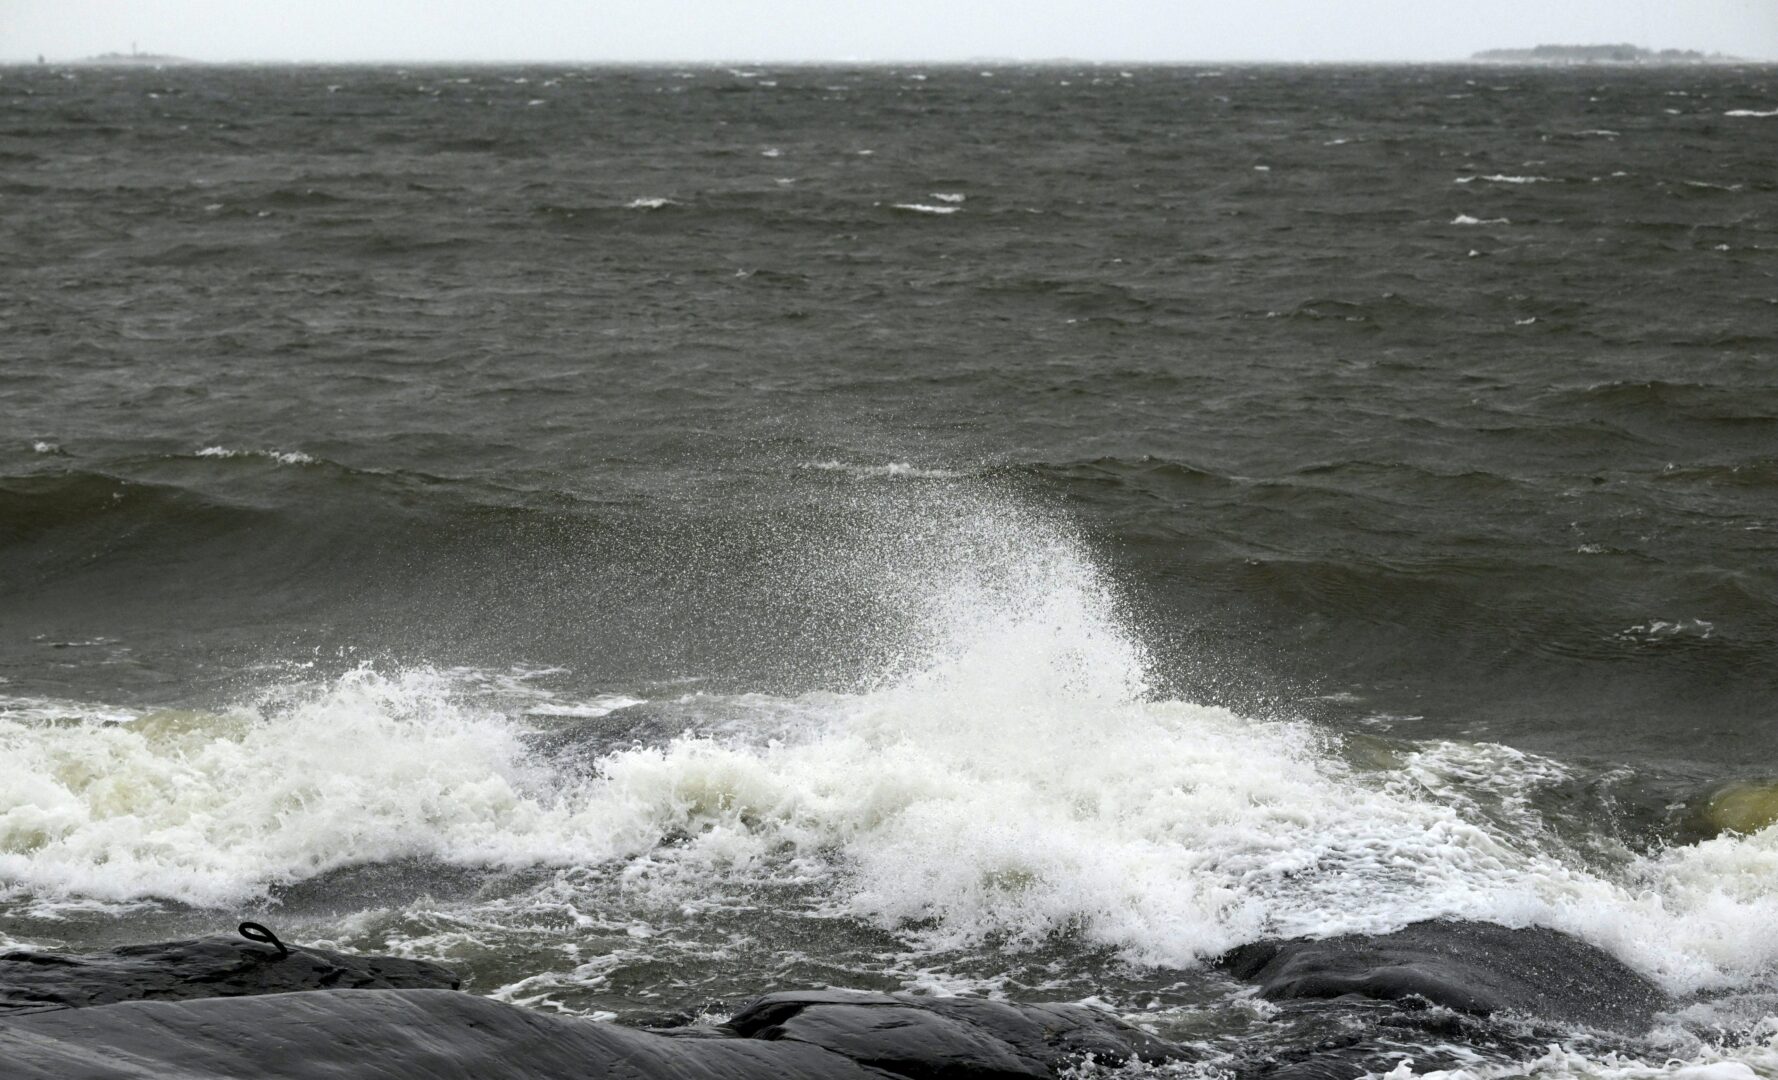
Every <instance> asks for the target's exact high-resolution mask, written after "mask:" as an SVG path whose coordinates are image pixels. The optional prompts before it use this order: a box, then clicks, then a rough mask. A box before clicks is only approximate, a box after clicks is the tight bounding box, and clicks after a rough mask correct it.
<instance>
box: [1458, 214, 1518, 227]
mask: <svg viewBox="0 0 1778 1080" xmlns="http://www.w3.org/2000/svg"><path fill="white" fill-rule="evenodd" d="M1451 224H1453V225H1511V224H1512V222H1510V221H1508V220H1507V219H1506V218H1503V217H1497V218H1479V217H1470V216H1469V215H1468V214H1458V215H1457V216H1456V217H1454V218H1452V219H1451Z"/></svg>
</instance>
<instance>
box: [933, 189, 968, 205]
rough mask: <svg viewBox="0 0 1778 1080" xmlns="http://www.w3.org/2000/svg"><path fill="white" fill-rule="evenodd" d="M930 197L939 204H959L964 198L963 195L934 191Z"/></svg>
mask: <svg viewBox="0 0 1778 1080" xmlns="http://www.w3.org/2000/svg"><path fill="white" fill-rule="evenodd" d="M932 197H933V198H935V199H937V200H938V201H939V202H941V203H960V202H962V201H963V200H964V199H965V198H966V196H964V195H961V194H958V193H955V192H945V191H935V192H933V193H932Z"/></svg>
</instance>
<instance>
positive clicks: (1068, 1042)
mask: <svg viewBox="0 0 1778 1080" xmlns="http://www.w3.org/2000/svg"><path fill="white" fill-rule="evenodd" d="M723 1027H725V1028H727V1029H729V1030H731V1031H733V1032H735V1033H736V1034H738V1035H740V1036H742V1037H743V1038H749V1039H770V1040H774V1041H790V1042H800V1043H806V1044H808V1045H811V1046H819V1047H822V1048H823V1049H826V1050H831V1051H833V1052H835V1053H838V1054H842V1055H844V1056H845V1057H847V1058H850V1059H851V1060H853V1061H855V1062H858V1063H859V1064H860V1065H865V1066H870V1067H873V1068H878V1069H882V1070H884V1071H886V1072H890V1073H893V1074H895V1075H897V1076H905V1077H908V1078H910V1080H938V1078H940V1077H953V1076H958V1077H961V1076H968V1077H983V1078H988V1077H1007V1078H1013V1077H1049V1076H1052V1075H1054V1070H1055V1069H1056V1068H1058V1067H1059V1066H1062V1065H1065V1064H1069V1063H1072V1062H1076V1061H1080V1060H1082V1059H1083V1058H1085V1057H1087V1056H1091V1057H1092V1058H1093V1060H1094V1061H1096V1062H1098V1063H1100V1064H1106V1065H1113V1066H1121V1065H1124V1064H1126V1063H1128V1062H1129V1061H1131V1060H1138V1061H1142V1062H1145V1063H1148V1064H1161V1063H1164V1062H1168V1061H1180V1060H1184V1058H1185V1055H1184V1054H1183V1053H1182V1052H1181V1051H1180V1050H1179V1048H1178V1047H1176V1046H1173V1045H1172V1044H1170V1043H1166V1042H1163V1041H1162V1040H1160V1039H1156V1038H1154V1037H1153V1036H1151V1035H1149V1034H1148V1033H1147V1032H1144V1031H1142V1030H1140V1029H1138V1028H1134V1027H1131V1026H1130V1025H1128V1024H1125V1023H1123V1022H1122V1021H1120V1020H1118V1019H1117V1018H1115V1017H1112V1016H1108V1015H1106V1014H1105V1013H1101V1012H1097V1011H1095V1010H1093V1009H1089V1008H1086V1007H1085V1006H1082V1005H1017V1004H1010V1003H1006V1002H999V1001H984V1000H981V999H979V998H925V997H914V996H913V995H910V994H868V993H859V992H855V991H844V990H829V991H798V992H791V993H779V994H767V995H765V996H764V997H762V998H758V999H756V1000H754V1001H753V1002H751V1003H749V1004H748V1005H747V1006H746V1007H745V1008H743V1009H742V1010H741V1011H740V1012H738V1013H736V1014H735V1015H734V1016H733V1017H732V1018H730V1019H729V1021H728V1022H727V1023H726V1024H724V1025H723Z"/></svg>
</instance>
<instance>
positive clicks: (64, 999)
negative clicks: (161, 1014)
mask: <svg viewBox="0 0 1778 1080" xmlns="http://www.w3.org/2000/svg"><path fill="white" fill-rule="evenodd" d="M457 986H458V980H457V976H456V975H455V974H454V973H452V972H451V970H450V969H449V968H445V967H442V966H440V965H438V964H433V963H428V962H427V961H424V960H401V959H397V958H395V957H387V956H353V955H351V954H348V953H339V952H333V951H331V950H329V949H311V948H305V947H301V946H291V947H290V954H289V955H288V956H281V955H280V954H279V952H278V950H277V949H276V948H273V947H272V946H269V945H260V944H255V943H253V942H249V941H245V940H240V939H236V938H222V937H215V938H201V939H199V940H196V941H170V942H165V943H161V944H155V945H128V946H125V947H124V948H121V949H113V950H111V951H110V952H107V953H98V954H95V955H92V956H68V955H65V954H62V953H51V952H35V951H30V950H24V949H15V950H12V951H10V952H5V953H0V1017H5V1016H9V1015H13V1014H17V1013H27V1012H39V1011H42V1010H46V1009H73V1008H86V1007H90V1006H95V1005H112V1004H116V1003H117V1002H121V1001H141V1000H150V1001H182V1000H188V999H192V998H214V997H238V996H241V995H245V994H281V993H287V992H290V991H295V990H330V989H339V990H345V989H355V990H368V989H377V990H389V989H403V990H418V989H446V990H454V989H456V988H457Z"/></svg>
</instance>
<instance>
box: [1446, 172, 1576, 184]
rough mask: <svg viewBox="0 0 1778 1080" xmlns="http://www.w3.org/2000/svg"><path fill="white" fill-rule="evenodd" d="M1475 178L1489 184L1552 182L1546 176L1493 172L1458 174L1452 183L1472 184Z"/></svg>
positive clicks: (1552, 181)
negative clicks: (1487, 174) (1483, 174)
mask: <svg viewBox="0 0 1778 1080" xmlns="http://www.w3.org/2000/svg"><path fill="white" fill-rule="evenodd" d="M1477 180H1485V181H1487V182H1488V183H1490V184H1553V183H1555V181H1554V180H1552V179H1551V178H1549V177H1547V176H1508V175H1506V174H1505V173H1494V174H1492V175H1490V176H1459V177H1458V178H1457V179H1456V180H1455V181H1454V183H1458V184H1473V183H1475V182H1476V181H1477Z"/></svg>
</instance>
